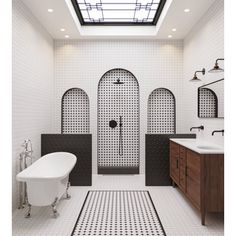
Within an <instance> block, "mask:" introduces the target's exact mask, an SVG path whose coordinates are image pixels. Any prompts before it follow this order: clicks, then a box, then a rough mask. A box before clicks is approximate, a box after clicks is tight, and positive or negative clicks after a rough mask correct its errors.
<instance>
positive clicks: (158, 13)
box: [71, 0, 166, 26]
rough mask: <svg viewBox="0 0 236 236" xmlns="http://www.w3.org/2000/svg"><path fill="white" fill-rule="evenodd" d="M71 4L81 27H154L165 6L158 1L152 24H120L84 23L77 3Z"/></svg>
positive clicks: (72, 0) (72, 1)
mask: <svg viewBox="0 0 236 236" xmlns="http://www.w3.org/2000/svg"><path fill="white" fill-rule="evenodd" d="M71 3H72V5H73V7H74V10H75V13H76V15H77V17H78V19H79V22H80V24H81V25H82V26H144V25H149V26H154V25H156V24H157V22H158V20H159V18H160V15H161V13H162V10H163V8H164V6H165V3H166V0H160V2H159V5H158V8H157V10H156V13H155V16H154V18H153V21H152V22H122V21H121V22H86V21H84V18H83V15H82V13H81V10H80V7H79V5H78V3H77V0H71Z"/></svg>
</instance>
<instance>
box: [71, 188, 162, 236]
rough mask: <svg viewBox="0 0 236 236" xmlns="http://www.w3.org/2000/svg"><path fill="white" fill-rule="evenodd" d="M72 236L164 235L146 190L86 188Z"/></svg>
mask: <svg viewBox="0 0 236 236" xmlns="http://www.w3.org/2000/svg"><path fill="white" fill-rule="evenodd" d="M71 235H72V236H158V235H166V234H165V231H164V229H163V226H162V224H161V221H160V218H159V216H158V214H157V212H156V209H155V206H154V205H153V202H152V199H151V196H150V194H149V192H148V191H103V190H101V191H89V192H88V194H87V196H86V199H85V201H84V204H83V207H82V209H81V211H80V214H79V216H78V219H77V222H76V224H75V227H74V230H73V232H72V234H71Z"/></svg>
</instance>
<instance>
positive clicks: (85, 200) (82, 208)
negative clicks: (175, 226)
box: [71, 190, 167, 236]
mask: <svg viewBox="0 0 236 236" xmlns="http://www.w3.org/2000/svg"><path fill="white" fill-rule="evenodd" d="M90 192H147V194H148V196H149V199H150V202H151V204H152V207H153V208H154V211H155V213H156V216H157V219H158V220H159V223H160V226H161V229H162V231H163V233H164V235H165V236H167V234H166V232H165V230H164V227H163V225H162V222H161V219H160V217H159V215H158V213H157V210H156V207H155V205H154V203H153V200H152V197H151V194H150V192H149V191H148V190H89V191H88V192H87V194H86V197H85V199H84V202H83V205H82V207H81V210H80V213H79V215H78V218H77V220H76V222H75V225H74V228H73V231H72V232H71V236H73V233H74V231H75V229H76V226H77V224H78V222H79V219H80V216H81V214H82V212H83V210H84V206H85V204H86V202H87V199H88V196H89V193H90Z"/></svg>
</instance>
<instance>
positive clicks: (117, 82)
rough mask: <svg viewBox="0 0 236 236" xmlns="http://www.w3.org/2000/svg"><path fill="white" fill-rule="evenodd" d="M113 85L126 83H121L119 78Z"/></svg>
mask: <svg viewBox="0 0 236 236" xmlns="http://www.w3.org/2000/svg"><path fill="white" fill-rule="evenodd" d="M113 84H124V82H121V81H120V78H118V79H117V80H116V82H113Z"/></svg>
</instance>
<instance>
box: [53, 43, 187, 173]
mask: <svg viewBox="0 0 236 236" xmlns="http://www.w3.org/2000/svg"><path fill="white" fill-rule="evenodd" d="M113 68H123V69H127V70H129V71H130V72H131V73H133V74H134V75H135V77H136V78H137V80H138V82H139V86H140V157H141V172H142V173H144V160H145V159H144V158H145V133H147V102H148V96H149V94H150V93H151V92H152V91H153V90H154V89H155V88H159V87H165V88H168V89H170V90H171V91H172V92H173V93H174V95H175V97H176V102H177V132H184V122H182V121H183V119H184V114H183V113H182V111H181V109H182V106H181V104H182V100H183V97H182V93H183V91H182V81H183V42H182V41H168V40H166V41H77V40H67V41H64V40H58V41H55V115H54V117H55V122H54V125H55V127H54V131H56V132H57V133H60V131H61V130H60V127H61V97H62V95H63V93H64V92H65V91H66V90H67V89H69V88H72V87H79V88H82V89H83V90H84V91H85V92H86V93H87V94H88V96H89V100H90V131H91V133H92V137H93V173H96V171H97V86H98V82H99V80H100V78H101V77H102V75H103V74H104V73H105V72H106V71H108V70H110V69H113Z"/></svg>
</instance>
